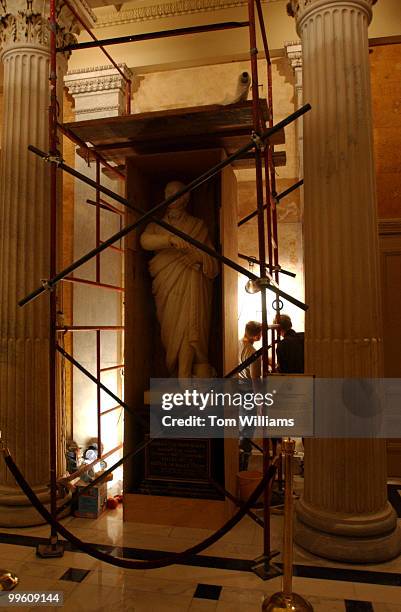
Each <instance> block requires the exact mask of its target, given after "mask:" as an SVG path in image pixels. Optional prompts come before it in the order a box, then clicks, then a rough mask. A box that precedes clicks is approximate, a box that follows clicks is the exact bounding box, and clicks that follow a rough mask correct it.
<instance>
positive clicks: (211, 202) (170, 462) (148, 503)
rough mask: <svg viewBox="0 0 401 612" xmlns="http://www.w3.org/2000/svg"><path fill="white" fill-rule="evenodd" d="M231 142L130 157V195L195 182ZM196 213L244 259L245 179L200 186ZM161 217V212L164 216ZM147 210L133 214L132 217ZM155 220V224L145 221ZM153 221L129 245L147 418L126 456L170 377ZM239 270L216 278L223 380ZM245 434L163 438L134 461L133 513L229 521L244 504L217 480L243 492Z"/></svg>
mask: <svg viewBox="0 0 401 612" xmlns="http://www.w3.org/2000/svg"><path fill="white" fill-rule="evenodd" d="M224 156H225V153H224V151H223V150H222V149H206V150H196V151H184V152H182V151H180V152H165V153H158V154H146V155H135V156H132V157H129V158H127V164H126V166H127V196H128V198H129V200H130V201H132V202H133V203H135V204H136V205H137V206H138V207H139V208H141V209H143V210H149V209H150V208H152V207H153V206H154V205H155V204H157V203H159V202H161V201H163V199H164V187H165V185H166V183H168V182H169V181H171V180H180V181H182V182H183V183H185V184H187V183H188V182H189V181H191V180H192V179H194V178H196V177H197V176H199V175H201V174H202V173H203V172H205V171H206V170H208V169H209V168H211V167H212V166H214V165H216V164H217V163H218V162H219V161H221V160H222V159H223V158H224ZM188 211H189V212H190V214H193V215H194V216H196V217H200V218H202V219H203V220H204V221H205V223H206V225H207V227H208V232H209V237H210V239H211V241H212V243H213V246H214V247H215V248H216V250H218V251H220V252H221V253H223V254H224V255H226V256H227V257H230V258H231V259H234V260H235V261H237V254H238V245H237V219H238V215H237V184H236V179H235V175H234V171H233V170H232V168H231V167H230V166H228V167H226V168H225V169H224V170H223V171H222V172H221V173H220V174H218V175H217V176H216V177H214V178H213V179H211V180H210V181H208V182H205V183H204V184H203V185H202V186H200V187H199V188H198V189H196V190H195V191H193V192H192V193H191V199H190V203H189V205H188ZM160 216H161V215H160ZM137 217H138V215H137V214H136V213H134V212H131V211H129V212H128V213H127V219H126V221H127V223H129V222H132V221H133V220H134V219H135V218H137ZM145 225H146V224H145ZM143 229H144V226H141V227H140V228H139V229H138V230H136V231H135V232H132V233H131V234H130V235H129V236H128V237H127V238H126V243H125V248H126V263H125V289H126V293H125V307H124V313H125V314H124V316H125V368H124V389H125V391H124V396H125V401H126V402H127V403H128V404H129V405H130V406H131V407H132V408H133V410H135V411H136V413H137V414H138V416H140V417H141V423H138V421H137V420H136V419H134V418H133V417H132V416H131V415H130V414H129V413H127V412H126V414H125V425H124V445H125V453H128V452H130V451H131V450H132V449H133V448H135V447H136V446H137V445H138V444H141V443H142V442H144V441H146V440H148V425H147V423H148V419H149V406H148V405H147V403H146V399H145V398H144V390H147V389H149V385H150V379H151V378H152V377H153V378H156V377H159V378H160V377H168V373H167V370H166V366H165V353H164V349H163V346H162V342H161V338H160V328H159V324H158V320H157V316H156V308H155V303H154V299H153V296H152V288H151V277H150V274H149V271H148V261H149V259H150V257H151V256H152V255H151V254H150V253H149V252H147V251H144V250H143V249H142V248H141V245H140V242H139V241H140V235H141V232H142V231H143ZM237 318H238V315H237V273H236V272H234V271H233V270H231V269H229V268H227V267H226V266H222V267H220V272H219V275H218V276H217V277H216V278H215V279H214V284H213V298H212V321H211V332H210V341H209V363H210V364H211V365H212V366H213V367H214V368H215V370H216V372H217V375H218V376H219V377H221V376H224V374H225V373H227V372H229V371H230V370H231V369H232V368H234V367H235V366H236V365H237V360H238V355H237V351H238V349H237V345H238V333H237ZM237 445H238V443H237V440H231V439H225V440H210V441H206V440H157V441H155V442H152V443H151V444H149V446H147V447H146V449H145V450H144V451H141V452H140V453H137V454H136V455H135V456H134V457H133V458H132V460H130V461H128V462H126V464H125V468H124V518H125V520H132V521H139V522H149V523H164V524H173V525H191V526H195V527H196V526H198V527H215V528H217V527H219V526H220V525H222V524H223V523H224V521H225V520H226V519H227V518H228V517H229V516H231V514H232V513H233V511H234V506H233V504H232V502H230V501H229V500H228V499H227V498H226V497H225V495H224V493H223V494H222V493H221V490H219V491H218V490H217V489H216V487H214V486H213V485H212V484H211V482H210V481H211V479H213V480H214V481H215V482H217V483H219V484H220V485H221V486H223V487H225V488H226V489H227V490H228V491H230V492H231V493H232V494H235V486H236V473H237V470H238V448H237Z"/></svg>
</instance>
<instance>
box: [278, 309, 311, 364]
mask: <svg viewBox="0 0 401 612" xmlns="http://www.w3.org/2000/svg"><path fill="white" fill-rule="evenodd" d="M275 323H276V324H278V325H279V326H280V329H279V333H280V336H281V337H282V340H281V341H280V342H279V343H278V344H277V349H276V354H277V366H278V371H279V372H281V373H282V374H303V373H304V333H303V332H299V333H297V332H296V331H295V330H294V329H292V321H291V319H290V317H289V316H288V315H285V314H282V315H277V316H276V319H275Z"/></svg>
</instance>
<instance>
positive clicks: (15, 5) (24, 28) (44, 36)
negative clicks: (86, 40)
mask: <svg viewBox="0 0 401 612" xmlns="http://www.w3.org/2000/svg"><path fill="white" fill-rule="evenodd" d="M72 4H73V7H74V8H75V10H76V11H77V12H79V13H80V14H81V15H82V16H83V17H84V18H85V20H86V21H87V23H88V24H89V25H93V24H94V22H95V21H96V17H95V15H94V13H93V12H92V10H91V9H90V7H89V6H88V4H87V3H86V0H72ZM44 7H46V12H43V8H44ZM48 20H49V14H48V3H44V2H43V0H0V48H1V50H2V52H4V51H7V50H8V49H9V48H16V47H20V46H25V45H32V46H34V47H42V48H45V49H46V50H47V51H48V50H49V44H50V29H49V21H48ZM57 21H58V29H57V39H58V44H59V45H68V44H71V43H74V42H77V39H76V36H77V35H78V34H79V32H80V31H81V26H80V24H79V23H78V22H77V21H76V20H75V18H74V16H73V15H72V14H71V12H70V11H69V9H68V7H67V6H66V5H65V4H63V3H59V5H58V7H57Z"/></svg>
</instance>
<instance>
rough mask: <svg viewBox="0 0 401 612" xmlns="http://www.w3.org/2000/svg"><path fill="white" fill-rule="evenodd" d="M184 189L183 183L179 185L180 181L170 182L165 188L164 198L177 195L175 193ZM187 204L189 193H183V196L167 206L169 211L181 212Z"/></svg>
mask: <svg viewBox="0 0 401 612" xmlns="http://www.w3.org/2000/svg"><path fill="white" fill-rule="evenodd" d="M184 187H185V185H184V183H181V182H180V181H170V182H169V183H167V185H166V188H165V190H164V195H165V197H166V198H169V197H170V196H172V195H173V194H174V193H177V191H180V190H181V189H183V188H184ZM188 202H189V193H185V194H184V195H183V196H181V197H180V198H178V199H177V200H175V201H174V202H171V204H169V205H168V209H169V210H183V209H184V208H185V207H186V206H187V204H188Z"/></svg>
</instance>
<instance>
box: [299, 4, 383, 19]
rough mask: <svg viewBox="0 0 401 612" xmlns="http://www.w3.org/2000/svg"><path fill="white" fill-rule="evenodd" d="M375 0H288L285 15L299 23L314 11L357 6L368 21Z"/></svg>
mask: <svg viewBox="0 0 401 612" xmlns="http://www.w3.org/2000/svg"><path fill="white" fill-rule="evenodd" d="M376 2H377V0H289V2H287V13H288V15H290V17H295V19H296V21H297V22H298V23H299V21H300V20H301V19H304V17H305V16H306V15H307V14H309V13H311V12H312V11H314V10H319V9H326V8H336V7H338V6H339V5H340V4H342V5H344V6H349V7H350V8H351V6H352V5H354V6H355V5H359V6H360V8H361V9H362V10H365V11H366V12H367V14H368V17H369V20H370V19H371V18H372V6H373V5H374V4H376Z"/></svg>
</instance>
